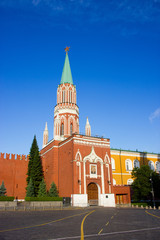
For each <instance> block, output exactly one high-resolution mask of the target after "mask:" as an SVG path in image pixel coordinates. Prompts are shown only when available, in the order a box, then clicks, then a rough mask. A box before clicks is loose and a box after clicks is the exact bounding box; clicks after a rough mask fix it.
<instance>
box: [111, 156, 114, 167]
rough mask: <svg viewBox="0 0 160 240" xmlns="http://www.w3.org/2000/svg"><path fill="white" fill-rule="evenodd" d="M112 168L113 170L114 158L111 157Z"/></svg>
mask: <svg viewBox="0 0 160 240" xmlns="http://www.w3.org/2000/svg"><path fill="white" fill-rule="evenodd" d="M111 164H112V170H115V160H114V159H113V158H111Z"/></svg>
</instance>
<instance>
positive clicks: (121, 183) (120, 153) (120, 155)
mask: <svg viewBox="0 0 160 240" xmlns="http://www.w3.org/2000/svg"><path fill="white" fill-rule="evenodd" d="M119 156H120V168H121V185H123V175H122V161H121V149H120V155H119Z"/></svg>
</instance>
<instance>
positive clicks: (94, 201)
mask: <svg viewBox="0 0 160 240" xmlns="http://www.w3.org/2000/svg"><path fill="white" fill-rule="evenodd" d="M87 194H88V203H89V205H90V206H91V205H98V187H97V185H96V184H95V183H93V182H92V183H89V184H88V186H87Z"/></svg>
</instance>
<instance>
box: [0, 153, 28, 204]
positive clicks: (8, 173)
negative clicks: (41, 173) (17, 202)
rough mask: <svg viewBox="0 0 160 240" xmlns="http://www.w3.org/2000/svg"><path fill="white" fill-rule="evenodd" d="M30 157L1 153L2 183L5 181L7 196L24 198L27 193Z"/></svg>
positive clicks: (0, 172)
mask: <svg viewBox="0 0 160 240" xmlns="http://www.w3.org/2000/svg"><path fill="white" fill-rule="evenodd" d="M27 169H28V159H26V156H24V155H22V156H20V155H17V156H16V158H15V154H11V155H10V154H6V157H4V154H2V153H1V154H0V185H1V184H2V181H4V185H5V187H6V189H7V196H14V197H15V198H19V199H24V198H25V195H26V177H27V175H26V174H27Z"/></svg>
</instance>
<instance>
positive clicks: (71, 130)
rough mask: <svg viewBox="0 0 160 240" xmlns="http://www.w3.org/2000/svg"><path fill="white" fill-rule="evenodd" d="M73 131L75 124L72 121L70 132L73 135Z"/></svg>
mask: <svg viewBox="0 0 160 240" xmlns="http://www.w3.org/2000/svg"><path fill="white" fill-rule="evenodd" d="M72 133H73V124H72V123H71V125H70V134H71V135H72Z"/></svg>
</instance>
